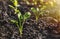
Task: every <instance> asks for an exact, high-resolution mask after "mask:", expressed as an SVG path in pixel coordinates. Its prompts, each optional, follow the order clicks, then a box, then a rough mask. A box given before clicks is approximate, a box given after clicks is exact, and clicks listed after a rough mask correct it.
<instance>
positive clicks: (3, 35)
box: [0, 0, 60, 39]
mask: <svg viewBox="0 0 60 39" xmlns="http://www.w3.org/2000/svg"><path fill="white" fill-rule="evenodd" d="M20 2H21V1H20ZM9 4H12V3H11V2H10V1H8V0H6V1H4V0H2V1H0V39H60V27H59V26H60V23H58V22H57V20H56V19H53V18H52V17H41V18H39V20H38V21H37V22H36V20H35V17H34V15H31V17H30V18H29V19H27V20H26V21H25V23H24V25H23V35H22V37H21V36H20V35H19V30H18V27H17V26H16V25H15V24H12V23H10V22H9V20H11V19H16V20H17V15H15V14H14V10H12V9H11V8H10V7H9V6H8V5H9ZM21 6H23V7H19V9H20V10H21V12H22V14H24V12H27V11H30V10H29V8H30V7H32V6H28V5H26V4H21Z"/></svg>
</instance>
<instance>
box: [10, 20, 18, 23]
mask: <svg viewBox="0 0 60 39" xmlns="http://www.w3.org/2000/svg"><path fill="white" fill-rule="evenodd" d="M10 22H12V23H16V24H18V21H17V20H10Z"/></svg>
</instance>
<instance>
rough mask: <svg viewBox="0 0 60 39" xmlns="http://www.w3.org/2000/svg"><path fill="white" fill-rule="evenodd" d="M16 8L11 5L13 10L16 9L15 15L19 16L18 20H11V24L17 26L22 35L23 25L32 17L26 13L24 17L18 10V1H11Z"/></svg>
mask: <svg viewBox="0 0 60 39" xmlns="http://www.w3.org/2000/svg"><path fill="white" fill-rule="evenodd" d="M11 2H12V3H13V5H14V6H12V5H9V6H10V7H11V8H12V9H14V11H15V14H17V16H18V20H10V22H12V23H14V24H16V25H17V27H18V28H19V32H20V35H22V31H23V24H24V22H25V20H27V19H28V18H29V17H30V15H31V14H30V12H26V13H25V14H24V15H22V14H21V12H20V11H19V10H18V0H11Z"/></svg>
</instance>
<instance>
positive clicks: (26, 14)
mask: <svg viewBox="0 0 60 39" xmlns="http://www.w3.org/2000/svg"><path fill="white" fill-rule="evenodd" d="M30 16H31V13H30V12H26V13H25V14H24V20H26V19H28V18H29V17H30Z"/></svg>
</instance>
